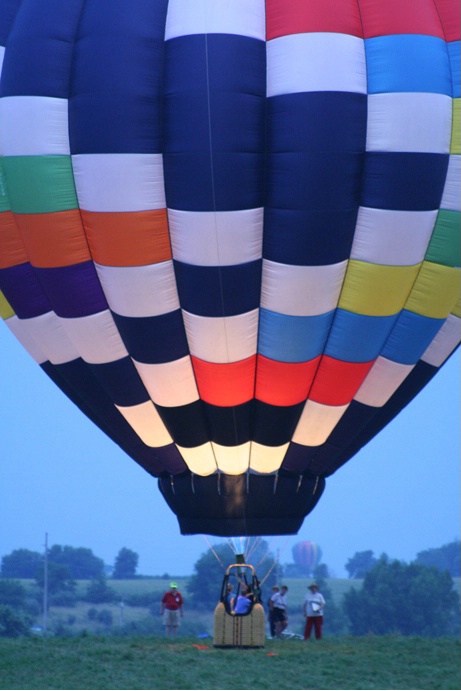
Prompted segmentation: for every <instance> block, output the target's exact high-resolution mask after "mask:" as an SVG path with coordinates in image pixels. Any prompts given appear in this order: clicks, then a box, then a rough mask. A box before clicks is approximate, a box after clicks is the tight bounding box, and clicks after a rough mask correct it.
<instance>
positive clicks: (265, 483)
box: [158, 473, 325, 537]
mask: <svg viewBox="0 0 461 691" xmlns="http://www.w3.org/2000/svg"><path fill="white" fill-rule="evenodd" d="M274 478H275V476H273V475H252V474H250V475H247V474H243V475H225V474H220V475H219V476H218V474H214V475H209V476H207V477H201V476H197V475H194V476H193V480H192V476H191V475H190V474H184V475H179V476H173V477H168V478H159V480H158V484H159V489H160V491H161V493H162V494H163V497H164V499H165V501H166V502H167V504H168V506H169V507H170V509H171V510H172V511H173V512H174V513H175V514H176V516H177V519H178V522H179V527H180V530H181V533H182V534H183V535H196V534H203V535H216V536H219V537H233V536H235V535H296V534H297V533H298V531H299V530H300V528H301V526H302V523H303V521H304V518H305V517H306V516H307V515H308V514H309V513H310V512H311V511H312V510H313V509H314V508H315V506H316V505H317V502H318V501H319V499H320V497H321V496H322V493H323V490H324V488H325V478H319V477H313V476H311V475H304V476H301V477H300V476H299V475H291V474H288V473H286V474H283V475H282V474H279V475H278V476H277V482H274Z"/></svg>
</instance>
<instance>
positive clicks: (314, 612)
mask: <svg viewBox="0 0 461 691" xmlns="http://www.w3.org/2000/svg"><path fill="white" fill-rule="evenodd" d="M308 590H309V592H308V594H307V595H306V598H305V600H304V604H303V614H304V616H305V617H306V626H305V628H304V640H305V641H308V640H309V638H310V637H311V633H312V628H314V631H315V638H316V639H317V640H319V639H320V638H322V626H323V608H324V607H325V599H324V597H323V595H322V593H321V592H320V591H319V587H318V585H317V583H312V584H311V585H309V586H308Z"/></svg>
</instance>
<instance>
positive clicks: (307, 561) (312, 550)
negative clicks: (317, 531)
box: [291, 540, 322, 575]
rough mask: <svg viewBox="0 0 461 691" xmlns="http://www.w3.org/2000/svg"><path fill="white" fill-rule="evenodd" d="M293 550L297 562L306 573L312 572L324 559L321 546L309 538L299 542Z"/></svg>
mask: <svg viewBox="0 0 461 691" xmlns="http://www.w3.org/2000/svg"><path fill="white" fill-rule="evenodd" d="M291 551H292V554H293V560H294V562H295V564H298V566H300V567H301V568H302V569H303V571H304V572H305V574H306V575H310V574H312V573H313V572H314V570H315V568H316V567H317V566H318V565H319V563H320V560H321V559H322V550H321V549H320V547H319V546H318V545H317V543H315V542H309V541H308V540H304V541H303V542H297V543H296V544H295V545H293V548H292V550H291Z"/></svg>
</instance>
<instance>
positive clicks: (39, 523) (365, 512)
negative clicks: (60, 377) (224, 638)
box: [0, 324, 460, 577]
mask: <svg viewBox="0 0 461 691" xmlns="http://www.w3.org/2000/svg"><path fill="white" fill-rule="evenodd" d="M0 349H1V358H0V384H1V391H2V397H1V401H2V403H1V416H0V439H1V442H0V443H1V452H0V454H1V455H0V475H1V484H0V557H1V556H3V555H5V554H9V553H10V552H11V551H12V550H14V549H18V548H20V547H24V548H27V549H30V550H35V551H41V550H42V549H43V544H44V539H45V533H48V541H49V544H50V545H53V544H61V545H71V546H73V547H89V548H91V549H92V550H93V552H94V553H95V554H96V555H97V556H99V557H101V558H102V559H104V561H105V562H106V563H108V564H111V563H113V561H114V558H115V556H116V554H117V553H118V551H119V549H120V548H121V547H128V548H129V549H133V550H134V551H136V552H137V553H138V554H139V557H140V559H139V569H138V571H139V572H140V573H143V574H150V575H154V574H163V573H165V572H167V573H169V574H174V575H176V576H179V575H188V574H190V573H192V571H193V566H194V563H195V562H196V560H197V559H198V558H199V556H200V555H201V554H202V552H204V551H206V549H207V548H208V543H207V542H206V540H205V539H204V538H203V537H202V536H192V537H185V536H182V535H181V534H180V532H179V528H178V524H177V521H176V518H175V516H174V515H173V514H172V513H171V512H170V510H169V509H168V507H167V505H166V504H165V502H164V500H163V499H162V497H161V495H160V492H159V490H158V489H157V483H156V481H155V480H154V479H153V478H151V477H150V476H149V475H147V473H145V471H143V470H142V469H141V468H140V467H138V466H137V464H136V463H134V461H132V460H131V459H130V458H129V457H128V456H126V455H125V453H124V452H123V451H121V450H120V449H119V448H118V447H117V446H116V445H115V444H114V443H113V442H111V441H110V440H109V439H108V438H106V437H105V435H104V434H103V433H102V432H101V431H100V430H99V429H97V428H96V427H95V426H94V425H93V424H92V423H91V422H90V421H89V420H87V419H86V418H85V417H84V415H83V414H82V413H81V412H80V411H79V410H78V409H77V408H76V407H75V406H74V405H73V404H72V403H71V402H70V401H69V400H68V399H67V398H66V397H65V396H64V394H62V393H61V392H60V391H59V389H57V387H55V386H54V384H52V382H51V381H50V380H49V379H48V378H47V377H46V375H45V374H44V373H43V372H42V371H41V370H40V368H39V367H38V365H36V364H35V363H34V362H33V361H32V359H31V358H30V357H29V355H28V354H27V353H26V352H25V351H24V350H23V348H22V347H21V346H20V344H19V343H18V342H17V341H16V340H15V338H14V337H13V336H12V335H11V334H10V332H9V331H8V329H7V328H6V326H5V325H3V324H0ZM459 423H460V360H459V354H458V353H457V354H455V355H454V356H453V357H452V358H451V360H450V361H449V362H448V363H447V365H446V366H445V367H443V368H442V370H441V371H440V372H439V373H438V375H437V376H436V377H435V378H434V379H433V380H432V381H431V382H430V383H429V385H428V386H427V387H426V388H425V389H424V390H423V391H422V392H421V394H420V395H419V396H418V397H417V398H416V399H415V400H414V401H413V402H412V403H411V404H410V405H409V406H408V407H407V408H406V409H405V410H404V411H403V412H402V413H401V414H400V416H399V417H398V418H396V419H395V420H394V421H393V422H392V423H391V424H390V425H388V427H387V428H386V429H385V430H383V431H382V432H381V434H380V435H379V436H378V437H377V438H375V439H374V440H373V441H372V442H370V443H369V444H368V445H367V446H366V447H365V448H364V449H362V451H361V452H360V453H359V454H357V456H356V457H355V458H353V459H352V460H351V461H350V462H349V463H348V464H347V465H346V466H345V467H343V468H341V469H340V470H339V471H338V472H337V473H336V474H335V475H334V476H333V477H331V478H330V479H329V480H328V481H327V486H326V489H325V492H324V495H323V497H322V499H321V500H320V502H319V504H318V506H317V507H316V509H315V510H314V512H313V513H312V514H311V515H310V516H308V517H307V518H306V520H305V521H304V524H303V526H302V528H301V531H300V532H299V534H298V535H297V536H291V537H289V538H287V537H279V538H274V539H272V540H270V542H271V546H272V548H273V550H274V551H277V550H279V551H280V559H281V561H282V563H286V562H291V561H292V555H291V548H292V546H293V545H294V544H295V543H296V542H298V541H299V540H312V541H314V542H317V543H318V544H319V545H320V547H321V549H322V552H323V561H324V562H325V563H327V564H328V566H329V567H330V571H331V572H332V574H333V575H336V576H337V577H342V576H346V571H345V569H344V565H345V563H346V562H347V560H348V559H349V557H351V556H352V555H353V554H354V553H355V552H357V551H362V550H367V549H371V550H373V551H374V553H375V555H376V556H379V555H380V554H381V553H383V552H386V553H387V554H388V555H389V556H390V557H394V558H397V559H403V560H405V561H410V560H412V559H414V558H415V556H416V554H417V553H418V552H419V551H421V550H424V549H428V548H430V547H439V546H441V545H443V544H446V543H447V542H451V541H452V540H453V539H456V538H459V534H460V529H459V523H460V520H459V519H460V492H459V487H460V462H459V461H460V424H459ZM210 541H211V542H212V543H213V544H214V543H216V542H218V541H219V538H210Z"/></svg>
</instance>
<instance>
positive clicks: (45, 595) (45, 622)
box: [43, 533, 48, 636]
mask: <svg viewBox="0 0 461 691" xmlns="http://www.w3.org/2000/svg"><path fill="white" fill-rule="evenodd" d="M47 628H48V533H45V558H44V561H43V634H44V635H45V636H46V633H47Z"/></svg>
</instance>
